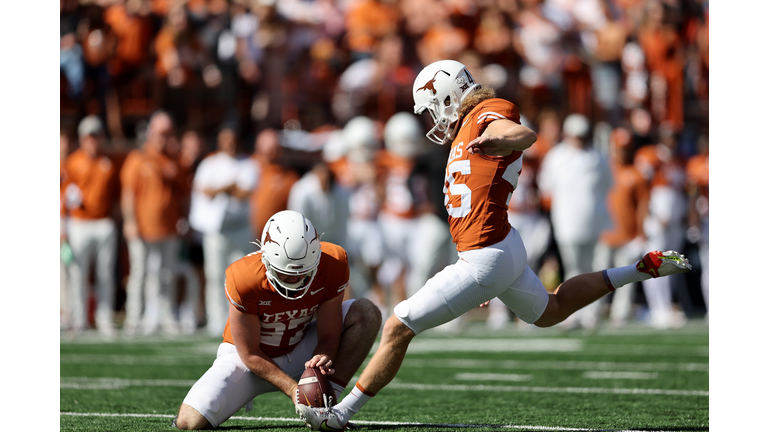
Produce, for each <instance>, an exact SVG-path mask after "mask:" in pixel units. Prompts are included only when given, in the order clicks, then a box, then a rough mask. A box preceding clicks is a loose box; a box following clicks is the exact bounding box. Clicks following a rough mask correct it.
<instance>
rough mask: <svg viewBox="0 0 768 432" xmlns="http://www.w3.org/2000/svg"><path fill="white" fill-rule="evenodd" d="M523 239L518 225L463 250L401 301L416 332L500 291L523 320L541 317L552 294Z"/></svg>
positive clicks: (400, 312)
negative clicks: (481, 245)
mask: <svg viewBox="0 0 768 432" xmlns="http://www.w3.org/2000/svg"><path fill="white" fill-rule="evenodd" d="M526 260H527V257H526V253H525V246H524V245H523V241H522V239H521V238H520V235H519V234H518V232H517V231H516V230H515V229H514V228H512V229H511V231H510V233H509V234H508V235H507V237H506V238H505V239H504V240H502V241H501V242H499V243H497V244H495V245H492V246H488V247H485V248H482V249H474V250H469V251H463V252H459V260H458V261H457V262H456V263H455V264H452V265H449V266H447V267H446V268H444V269H443V270H442V271H440V272H439V273H437V274H436V275H435V276H434V277H432V278H431V279H429V280H428V281H427V283H426V285H424V287H423V288H422V289H421V290H419V291H418V292H417V293H416V294H415V295H413V296H412V297H410V298H409V299H408V300H405V301H403V302H401V303H400V304H398V305H397V306H395V310H394V312H395V315H396V316H397V317H398V318H399V319H400V321H402V323H403V324H405V325H406V326H408V328H410V329H411V330H413V332H414V333H416V334H419V333H421V332H423V331H424V330H427V329H430V328H433V327H437V326H439V325H442V324H445V323H447V322H449V321H451V320H453V319H455V318H458V317H459V316H461V315H463V314H464V313H466V312H468V311H469V310H471V309H473V308H475V307H477V306H479V305H480V304H481V303H484V302H486V301H488V300H491V299H493V298H494V297H498V298H499V299H500V300H501V301H502V302H504V304H505V305H507V307H508V308H510V309H511V310H512V312H514V313H515V315H517V316H518V317H519V318H520V319H521V320H523V321H525V322H527V323H534V322H536V321H537V320H538V319H539V318H540V317H541V315H542V314H543V313H544V310H545V309H546V307H547V304H548V303H549V294H548V293H547V290H546V289H545V288H544V285H543V284H542V283H541V281H540V280H539V278H538V277H537V276H536V274H535V273H534V272H533V270H531V268H530V267H528V265H527V264H526Z"/></svg>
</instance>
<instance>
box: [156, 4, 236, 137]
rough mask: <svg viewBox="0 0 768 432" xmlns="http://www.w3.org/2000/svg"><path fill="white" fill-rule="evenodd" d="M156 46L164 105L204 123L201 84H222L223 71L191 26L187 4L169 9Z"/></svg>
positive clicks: (193, 121)
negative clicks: (214, 61)
mask: <svg viewBox="0 0 768 432" xmlns="http://www.w3.org/2000/svg"><path fill="white" fill-rule="evenodd" d="M154 47H155V52H156V54H157V62H156V63H155V74H156V75H157V78H158V79H159V80H160V82H161V83H162V85H161V88H162V89H163V90H164V91H165V93H166V94H165V95H164V99H165V100H163V101H162V103H163V105H164V106H165V105H167V106H168V107H169V109H171V110H172V111H173V112H174V113H175V114H177V115H179V117H181V118H184V119H186V120H187V122H189V123H194V124H198V123H202V121H203V117H202V109H203V107H202V105H201V99H200V96H201V94H202V93H201V92H202V87H201V84H202V83H204V84H205V85H206V86H208V87H216V86H218V85H219V84H220V83H221V72H220V71H219V69H218V68H217V67H216V65H215V64H214V63H213V62H212V59H211V58H210V55H209V53H208V52H207V51H206V50H205V46H204V45H203V43H202V41H201V40H200V36H199V35H198V34H197V33H196V32H194V31H193V30H192V28H191V27H190V25H189V21H188V18H187V9H186V8H185V7H184V6H183V5H180V6H175V7H173V8H172V9H171V10H170V11H169V12H168V16H167V18H166V20H165V23H164V25H163V28H162V29H160V32H159V33H158V35H157V38H156V39H155V44H154ZM198 71H202V74H200V72H198ZM201 81H202V82H201Z"/></svg>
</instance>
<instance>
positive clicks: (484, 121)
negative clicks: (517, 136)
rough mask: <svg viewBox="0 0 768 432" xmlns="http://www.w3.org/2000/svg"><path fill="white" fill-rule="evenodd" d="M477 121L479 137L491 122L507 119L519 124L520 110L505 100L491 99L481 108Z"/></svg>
mask: <svg viewBox="0 0 768 432" xmlns="http://www.w3.org/2000/svg"><path fill="white" fill-rule="evenodd" d="M476 119H477V120H475V121H476V122H477V126H478V130H479V133H478V136H479V135H481V134H482V133H483V132H484V131H485V128H486V127H488V125H489V124H491V122H494V121H496V120H502V119H507V120H511V121H513V122H515V123H517V124H521V123H520V109H519V108H518V107H517V106H516V105H515V104H513V103H512V102H510V101H508V100H504V99H490V100H488V102H487V103H485V104H483V105H482V106H481V107H480V110H479V112H478V113H477V116H476Z"/></svg>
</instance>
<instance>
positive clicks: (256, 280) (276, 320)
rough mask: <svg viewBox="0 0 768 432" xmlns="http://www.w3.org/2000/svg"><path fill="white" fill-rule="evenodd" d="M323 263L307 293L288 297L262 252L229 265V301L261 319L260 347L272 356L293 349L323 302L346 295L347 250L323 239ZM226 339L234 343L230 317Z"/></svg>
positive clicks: (225, 331)
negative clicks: (279, 290)
mask: <svg viewBox="0 0 768 432" xmlns="http://www.w3.org/2000/svg"><path fill="white" fill-rule="evenodd" d="M320 249H321V251H322V254H321V255H320V265H319V266H318V268H317V275H316V276H315V279H314V280H313V281H312V285H310V287H309V291H307V293H306V294H305V295H304V297H302V298H300V299H296V300H289V299H287V298H285V297H283V296H281V295H280V294H278V293H277V291H275V289H274V288H272V285H270V284H269V281H267V271H266V268H265V267H264V263H262V262H261V252H255V253H252V254H249V255H247V256H245V257H244V258H241V259H239V260H237V261H235V262H234V263H232V265H230V266H229V267H228V268H227V271H226V282H225V291H226V294H227V298H228V299H229V302H230V303H232V304H233V305H235V306H236V307H237V308H238V309H240V310H241V311H243V312H244V313H248V314H252V315H258V317H259V320H260V321H261V340H260V347H261V350H262V351H264V353H265V354H266V355H268V356H269V357H277V356H281V355H283V354H287V353H289V352H291V351H293V348H294V347H295V346H296V345H297V344H298V343H299V341H301V338H302V337H303V336H304V330H305V329H306V328H307V324H309V323H310V321H312V317H313V315H314V313H315V311H316V310H317V308H318V307H319V306H320V305H321V304H322V303H324V302H326V301H328V300H330V299H332V298H334V297H337V296H340V295H343V294H344V290H345V289H346V287H347V284H348V283H349V264H348V262H347V253H346V252H345V251H344V249H343V248H341V247H340V246H337V245H335V244H333V243H328V242H320ZM223 337H224V342H228V343H231V344H233V345H234V344H235V341H234V339H233V338H232V332H231V331H230V328H229V320H227V324H226V327H225V328H224V335H223Z"/></svg>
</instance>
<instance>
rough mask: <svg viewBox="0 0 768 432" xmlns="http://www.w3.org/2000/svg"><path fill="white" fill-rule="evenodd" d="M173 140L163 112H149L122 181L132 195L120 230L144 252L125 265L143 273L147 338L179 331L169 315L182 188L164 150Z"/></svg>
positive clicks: (176, 169)
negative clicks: (130, 170) (142, 139)
mask: <svg viewBox="0 0 768 432" xmlns="http://www.w3.org/2000/svg"><path fill="white" fill-rule="evenodd" d="M174 140H176V137H175V135H174V125H173V120H172V119H171V117H170V116H169V115H168V114H167V113H165V112H163V111H159V112H156V113H155V114H153V115H152V117H151V118H150V120H149V124H148V126H147V141H146V143H145V145H144V148H143V152H142V155H141V158H140V160H139V161H138V162H137V164H136V166H135V173H134V174H133V175H128V176H127V179H126V180H127V181H131V182H132V183H131V184H129V185H127V186H128V187H129V188H130V189H129V190H131V191H133V193H132V194H129V195H128V197H127V199H126V200H124V201H123V231H124V233H125V235H126V239H127V240H128V241H130V240H131V239H133V238H135V237H136V236H138V237H140V238H141V240H142V241H143V245H144V247H145V250H146V261H145V262H143V263H142V262H137V263H134V262H133V261H132V262H131V265H134V264H135V265H139V266H141V265H142V264H143V265H144V268H145V269H146V275H145V283H144V312H143V319H142V323H141V332H142V333H143V334H153V333H155V332H157V331H158V330H160V329H161V330H162V331H163V332H165V333H168V334H176V333H178V332H179V327H178V322H177V319H176V317H175V315H174V313H173V303H174V299H175V292H174V291H175V290H174V289H173V288H174V284H173V280H174V270H175V268H176V260H177V256H178V253H179V235H178V233H177V224H178V221H179V219H180V217H181V215H180V206H179V200H181V199H183V198H182V197H183V196H184V195H185V194H186V193H188V189H187V184H186V180H185V178H184V172H183V171H182V170H181V169H180V167H179V165H178V162H177V161H176V160H175V159H172V158H171V157H170V156H169V155H168V150H167V149H168V146H169V145H171V146H173V143H172V142H171V141H174ZM137 255H138V254H137ZM137 257H138V256H137ZM139 258H140V257H139ZM128 331H129V333H130V332H133V331H134V330H133V329H130V328H129V329H128Z"/></svg>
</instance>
